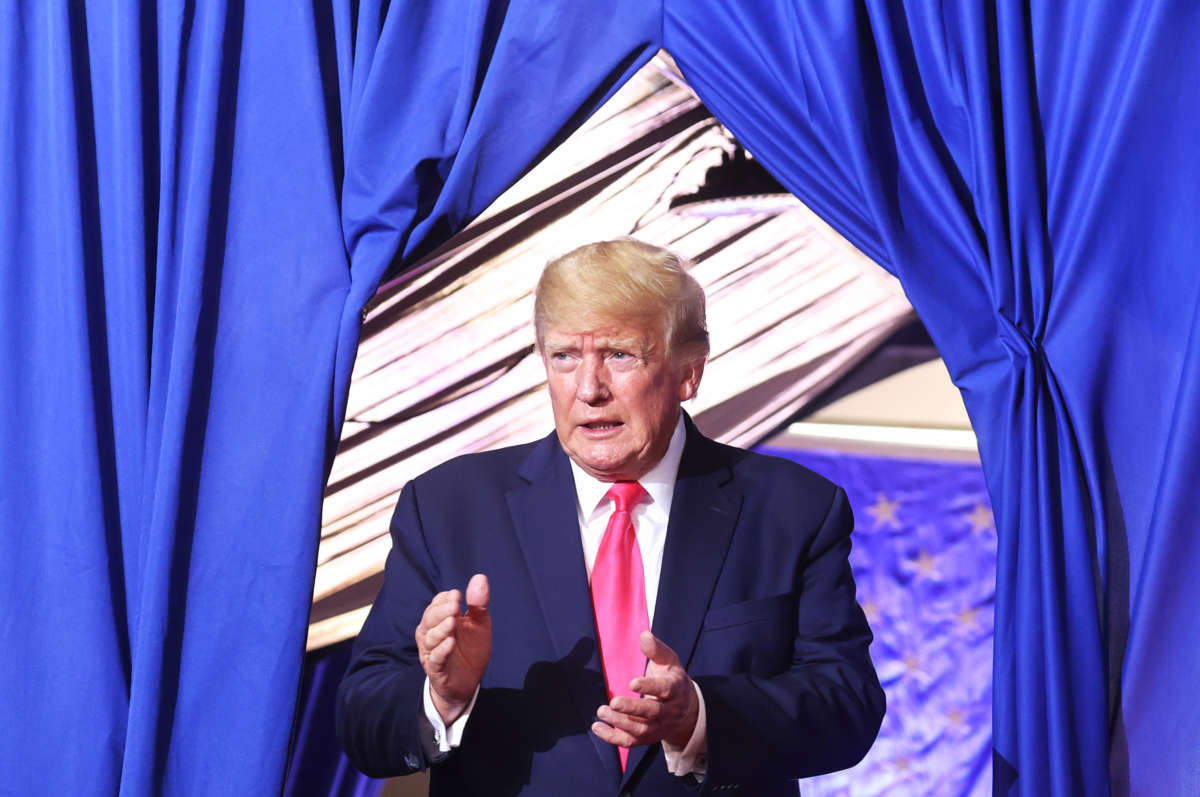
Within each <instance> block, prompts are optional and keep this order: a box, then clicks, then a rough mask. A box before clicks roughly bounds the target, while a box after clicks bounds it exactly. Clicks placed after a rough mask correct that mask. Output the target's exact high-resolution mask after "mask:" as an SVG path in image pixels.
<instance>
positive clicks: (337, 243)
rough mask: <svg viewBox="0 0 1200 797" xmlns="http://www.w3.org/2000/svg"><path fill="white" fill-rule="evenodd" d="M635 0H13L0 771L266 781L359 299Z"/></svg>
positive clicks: (4, 212)
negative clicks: (295, 0)
mask: <svg viewBox="0 0 1200 797" xmlns="http://www.w3.org/2000/svg"><path fill="white" fill-rule="evenodd" d="M660 33H661V9H659V8H657V7H655V6H654V4H653V3H642V2H640V1H639V0H594V1H593V2H587V3H579V2H573V1H572V0H509V1H508V2H501V1H500V0H495V1H494V2H486V1H485V0H457V1H454V2H452V1H451V0H438V2H436V3H433V2H417V1H416V0H412V1H411V2H399V1H396V2H386V0H335V1H334V2H313V3H245V2H242V1H241V0H225V1H224V2H221V1H220V0H214V1H213V2H205V3H193V2H184V1H183V0H179V1H178V2H168V1H167V0H163V1H162V2H158V3H143V2H138V1H137V0H109V2H102V1H101V0H96V1H94V2H69V1H68V0H37V1H36V2H33V1H32V0H31V2H28V3H8V4H5V6H4V8H3V10H0V174H2V175H3V178H2V179H0V329H2V330H3V335H2V336H0V406H2V407H3V410H4V412H3V416H2V417H0V523H2V524H3V529H2V533H0V650H2V651H3V653H2V654H0V717H3V722H4V726H5V732H4V734H3V735H2V738H0V783H3V787H0V788H3V789H5V790H11V791H12V792H13V793H16V794H73V793H79V794H113V793H118V792H119V793H121V794H130V795H142V794H159V793H167V794H172V795H177V794H275V793H277V792H278V790H279V788H280V784H281V783H282V778H283V771H284V763H285V758H286V756H287V750H288V741H289V734H290V732H291V716H292V712H293V707H294V704H295V701H296V695H297V691H298V686H299V672H300V665H301V660H302V655H303V647H304V636H305V627H306V620H307V614H308V606H309V602H310V597H311V590H312V578H313V569H314V565H315V562H314V558H315V552H316V541H317V534H318V524H319V518H320V507H321V493H322V485H323V481H324V476H325V473H326V469H327V467H328V459H329V457H330V456H331V455H332V451H333V443H334V441H335V440H336V437H337V432H338V429H339V426H340V423H341V417H342V413H343V408H344V398H345V393H346V389H347V385H348V382H349V373H350V367H351V363H352V361H353V355H354V351H355V344H356V339H357V333H358V326H359V318H360V312H361V308H362V306H363V304H364V303H365V302H366V301H367V299H368V298H369V297H370V296H371V295H372V293H373V291H374V289H375V287H376V285H377V284H378V282H379V280H380V278H381V276H382V275H383V274H384V273H385V271H386V270H387V269H388V268H389V266H391V267H397V268H399V267H403V266H404V265H405V264H407V263H411V262H412V261H413V260H414V259H415V258H417V257H419V256H420V255H421V254H422V253H424V252H428V251H429V250H430V249H432V248H433V247H435V246H437V245H438V244H439V243H440V242H442V241H443V240H444V239H445V238H446V237H447V236H448V235H449V234H450V233H452V232H453V231H455V230H456V229H457V228H459V227H460V226H462V225H463V224H464V223H465V222H466V221H468V220H469V219H470V218H471V217H472V216H473V215H474V214H476V213H478V212H479V211H480V210H481V209H482V208H484V207H485V206H486V205H487V203H488V202H490V201H491V199H492V198H494V197H495V196H496V195H497V194H498V193H499V192H500V191H501V190H503V189H504V188H505V187H506V186H507V185H508V184H509V183H510V182H511V181H512V180H513V179H514V178H515V177H516V176H517V175H518V174H519V173H520V172H521V170H522V169H524V168H525V167H526V166H527V165H528V164H529V163H530V162H531V161H533V160H534V159H535V158H536V157H537V156H538V155H539V153H541V152H543V151H544V150H546V149H547V148H548V147H549V146H550V145H551V144H552V143H553V142H554V141H555V140H556V138H557V137H558V136H559V135H561V134H562V131H564V130H566V129H569V128H570V127H572V126H574V125H576V124H578V123H579V122H580V121H582V120H583V119H585V118H586V117H587V115H588V114H589V113H590V112H591V111H592V110H593V109H594V108H596V107H597V106H598V104H599V103H600V102H601V101H603V99H604V98H605V96H606V94H607V93H609V92H610V91H611V90H612V89H613V88H614V87H615V86H616V85H619V83H620V82H621V81H622V80H623V79H624V78H625V77H626V76H628V75H629V74H630V73H631V72H632V71H633V70H634V69H635V68H636V67H637V66H638V65H639V64H640V63H641V62H643V61H644V60H646V59H647V58H649V57H650V55H652V54H653V53H654V52H655V51H656V49H657V47H658V40H659V37H660Z"/></svg>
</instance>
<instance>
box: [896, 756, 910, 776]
mask: <svg viewBox="0 0 1200 797" xmlns="http://www.w3.org/2000/svg"><path fill="white" fill-rule="evenodd" d="M892 766H894V767H895V768H896V772H909V771H911V770H912V761H911V760H910V759H909V757H908V756H904V755H902V756H896V758H895V760H893V761H892Z"/></svg>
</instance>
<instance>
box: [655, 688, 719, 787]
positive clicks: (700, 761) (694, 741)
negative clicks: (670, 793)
mask: <svg viewBox="0 0 1200 797" xmlns="http://www.w3.org/2000/svg"><path fill="white" fill-rule="evenodd" d="M692 686H693V687H695V689H696V699H697V700H699V701H700V711H699V712H698V713H697V714H696V727H695V728H694V729H693V730H692V738H690V739H688V741H687V744H685V745H684V746H683V747H682V748H680V747H677V746H675V745H673V744H671V743H670V742H668V741H667V740H666V739H664V740H663V743H662V747H663V755H664V757H665V758H666V760H667V771H668V772H670V773H671V774H672V775H677V776H679V777H683V776H684V775H695V776H696V777H697V778H703V777H704V775H705V773H707V772H708V718H707V715H706V713H705V711H704V694H703V693H702V692H701V691H700V684H698V683H696V682H695V681H692Z"/></svg>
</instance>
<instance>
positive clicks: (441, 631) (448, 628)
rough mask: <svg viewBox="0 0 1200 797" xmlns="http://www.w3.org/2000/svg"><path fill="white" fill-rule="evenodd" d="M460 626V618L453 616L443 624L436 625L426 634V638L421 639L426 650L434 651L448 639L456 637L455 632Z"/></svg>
mask: <svg viewBox="0 0 1200 797" xmlns="http://www.w3.org/2000/svg"><path fill="white" fill-rule="evenodd" d="M457 626H458V616H457V615H451V616H450V617H447V618H446V619H445V620H442V622H440V623H438V624H437V625H435V626H434V627H433V628H430V629H429V630H428V631H426V632H425V636H424V637H423V638H422V639H421V642H422V644H423V645H424V647H425V650H426V651H427V652H428V651H432V650H433V649H434V648H436V647H437V646H438V645H440V644H442V640H444V639H445V638H446V637H450V636H454V630H455V628H457Z"/></svg>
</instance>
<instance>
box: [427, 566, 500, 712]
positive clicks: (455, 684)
mask: <svg viewBox="0 0 1200 797" xmlns="http://www.w3.org/2000/svg"><path fill="white" fill-rule="evenodd" d="M490 596H491V593H490V589H489V587H488V580H487V576H485V575H483V574H482V573H476V574H475V575H473V576H471V581H470V582H469V583H468V584H467V611H466V614H463V613H461V612H460V608H461V604H462V593H461V592H459V591H458V590H456V589H452V590H449V591H447V592H439V593H438V594H437V595H434V596H433V600H432V601H430V602H429V605H428V606H426V607H425V614H423V615H422V616H421V622H420V624H419V625H418V626H417V632H416V639H417V652H418V654H419V655H420V659H421V667H423V668H424V670H425V674H426V675H427V676H429V686H430V696H431V697H432V698H433V705H434V707H435V708H437V710H438V714H440V715H441V717H442V722H444V723H445V724H446V725H449V724H450V723H452V722H454V720H456V719H458V717H459V715H460V714H462V713H463V710H464V709H465V708H466V707H467V704H468V703H470V702H471V698H472V697H474V695H475V689H476V688H477V687H478V686H479V682H480V681H481V680H483V671H484V670H486V669H487V665H488V661H489V660H490V659H491V657H492V618H491V616H489V615H488V600H489V599H490Z"/></svg>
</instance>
